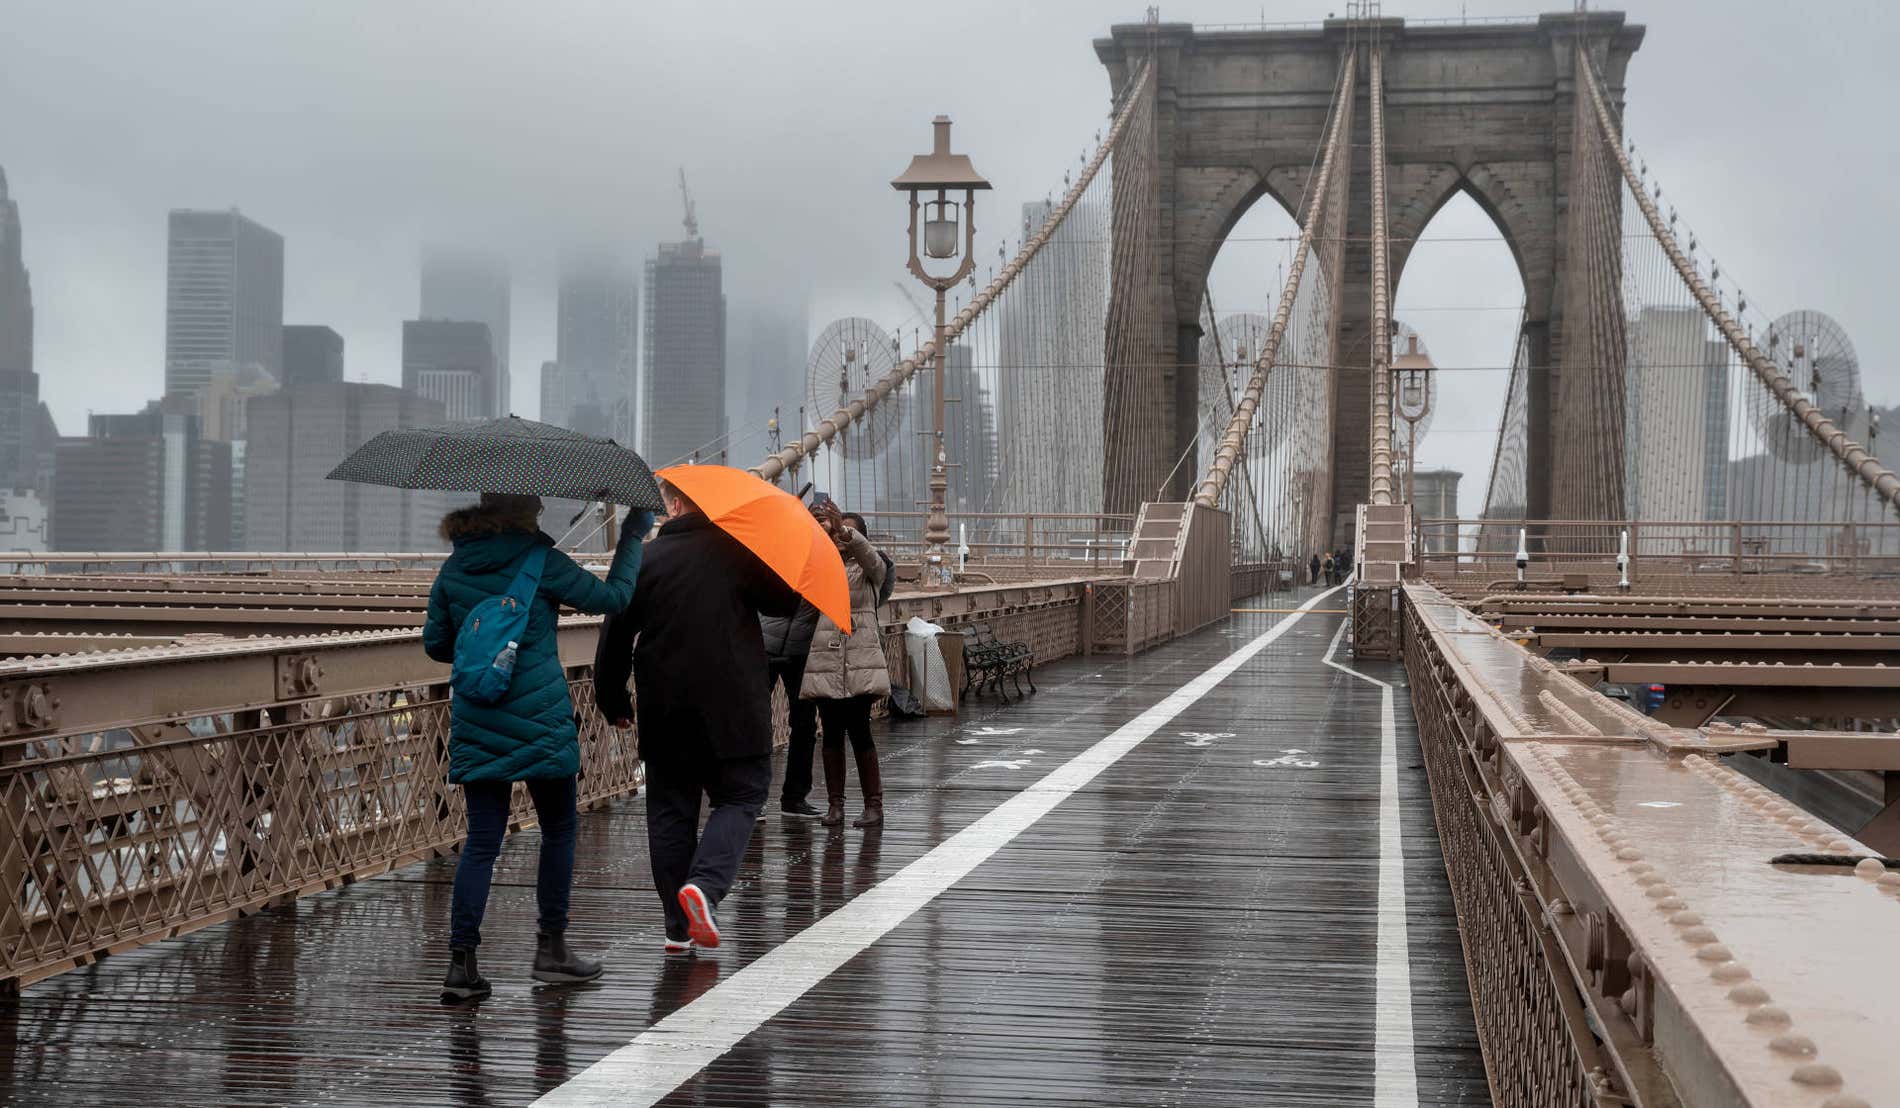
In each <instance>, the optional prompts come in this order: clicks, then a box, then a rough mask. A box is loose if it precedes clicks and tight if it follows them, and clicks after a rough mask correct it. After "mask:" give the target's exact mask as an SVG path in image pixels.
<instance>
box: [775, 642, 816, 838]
mask: <svg viewBox="0 0 1900 1108" xmlns="http://www.w3.org/2000/svg"><path fill="white" fill-rule="evenodd" d="M769 672H770V673H771V676H770V677H769V678H767V679H766V685H765V688H766V691H767V692H770V691H771V689H772V686H773V685H776V684H783V685H784V686H785V701H786V703H787V704H788V705H789V706H790V707H791V717H792V741H791V743H790V745H788V746H787V747H786V748H785V784H784V785H783V787H782V788H781V791H780V793H779V801H780V802H781V803H783V804H798V803H802V802H803V801H804V799H805V798H806V797H807V796H810V795H811V756H812V751H813V749H814V748H816V747H817V745H818V702H817V701H816V700H800V699H799V698H798V689H799V686H801V685H803V684H804V683H805V659H804V657H802V656H801V657H798V658H796V659H793V660H792V661H789V662H772V663H770V670H769Z"/></svg>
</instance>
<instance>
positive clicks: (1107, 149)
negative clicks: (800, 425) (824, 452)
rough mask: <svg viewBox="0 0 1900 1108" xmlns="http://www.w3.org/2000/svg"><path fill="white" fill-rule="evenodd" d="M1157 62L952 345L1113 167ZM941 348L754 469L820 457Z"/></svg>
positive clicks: (973, 304)
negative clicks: (1107, 168)
mask: <svg viewBox="0 0 1900 1108" xmlns="http://www.w3.org/2000/svg"><path fill="white" fill-rule="evenodd" d="M1154 64H1155V63H1154V60H1153V59H1152V58H1150V59H1149V60H1148V61H1147V62H1145V63H1144V64H1143V65H1142V67H1141V72H1140V73H1138V74H1137V75H1136V76H1135V79H1134V81H1133V82H1132V84H1131V85H1130V88H1129V93H1128V96H1127V98H1126V99H1125V100H1124V101H1123V102H1122V107H1121V111H1120V112H1119V113H1118V114H1117V115H1116V117H1115V122H1114V124H1113V125H1112V126H1111V127H1110V128H1109V130H1108V137H1107V138H1106V139H1105V140H1104V141H1103V142H1102V145H1101V147H1100V148H1099V149H1097V150H1096V151H1095V156H1094V157H1093V158H1091V159H1089V163H1088V164H1087V165H1086V166H1084V167H1083V168H1082V175H1081V176H1080V177H1078V178H1076V181H1075V184H1074V185H1073V186H1071V187H1070V189H1069V191H1068V192H1067V193H1065V194H1064V195H1063V197H1062V202H1061V203H1059V204H1057V205H1056V206H1055V208H1054V209H1053V210H1051V211H1050V213H1049V218H1047V219H1045V220H1043V223H1042V229H1041V230H1039V231H1037V232H1036V233H1035V234H1034V235H1033V236H1031V237H1030V239H1029V241H1028V242H1025V243H1023V246H1022V249H1021V250H1019V251H1017V252H1016V257H1015V258H1013V259H1011V261H1010V263H1009V264H1008V265H1006V266H1004V267H1003V269H1002V272H1000V273H998V274H997V275H996V276H995V278H993V279H992V280H991V281H990V283H989V284H988V285H987V286H986V287H985V288H984V289H983V291H981V292H979V293H977V294H976V296H975V298H974V299H972V300H971V301H970V303H969V304H968V305H966V306H965V307H964V308H963V310H962V311H959V312H958V313H957V314H956V316H955V317H954V318H952V319H951V320H950V322H949V325H948V326H947V327H945V328H944V332H943V341H944V343H945V344H946V345H950V344H954V343H955V342H956V340H957V339H958V338H959V337H961V336H962V334H963V332H964V331H965V330H966V329H968V327H969V326H970V324H971V323H972V322H973V321H974V320H975V319H976V317H977V316H979V315H982V314H983V312H984V311H986V310H987V309H988V308H989V306H990V305H991V304H993V303H995V302H996V298H997V297H998V296H1000V295H1002V293H1003V290H1004V289H1006V288H1008V287H1009V286H1010V284H1011V283H1012V282H1014V281H1015V280H1016V278H1017V277H1019V276H1021V275H1022V272H1023V270H1024V269H1025V268H1027V267H1028V265H1029V263H1030V261H1031V260H1033V259H1034V258H1035V256H1036V254H1037V253H1038V252H1040V251H1041V250H1042V248H1043V247H1044V246H1045V245H1047V244H1048V243H1049V240H1050V239H1052V238H1053V237H1054V236H1055V232H1056V228H1058V227H1059V226H1061V224H1062V221H1063V220H1064V219H1066V218H1068V215H1069V212H1070V211H1071V210H1072V209H1073V208H1074V207H1075V205H1076V204H1077V203H1078V202H1080V201H1081V199H1082V193H1083V192H1085V191H1086V190H1087V189H1088V187H1089V184H1090V183H1091V182H1093V181H1094V180H1095V175H1096V173H1097V172H1099V171H1100V170H1101V168H1102V166H1103V165H1104V164H1106V163H1107V161H1108V157H1109V155H1110V154H1111V153H1113V152H1114V150H1115V148H1116V147H1117V146H1118V145H1120V143H1121V138H1122V134H1123V133H1124V132H1125V131H1126V130H1127V128H1128V121H1129V120H1130V119H1132V118H1134V114H1135V108H1136V107H1137V106H1138V105H1139V104H1140V103H1141V98H1142V97H1143V96H1146V95H1148V93H1149V91H1150V85H1151V84H1152V83H1153V81H1154ZM936 350H937V340H936V339H935V338H932V339H931V340H930V341H929V342H926V343H924V344H923V345H922V346H920V347H918V348H917V349H916V350H915V351H914V352H913V353H912V354H911V356H910V357H908V358H905V359H904V360H903V361H901V362H899V363H898V364H897V365H896V367H895V368H893V369H892V370H891V371H890V372H889V373H886V374H885V375H884V376H883V377H880V378H878V379H877V380H876V381H874V382H872V383H871V384H870V385H868V386H866V387H865V390H864V395H863V396H861V397H859V398H858V399H856V400H853V401H852V402H851V403H849V404H846V405H844V406H843V407H840V408H839V409H838V410H837V411H835V412H833V413H831V415H829V416H827V417H825V418H824V419H821V420H819V421H818V426H817V427H815V428H814V429H812V430H810V431H807V432H805V434H804V435H803V436H801V437H800V438H799V440H798V441H797V442H795V443H792V444H791V445H789V446H786V447H785V448H783V449H781V450H779V451H778V452H777V453H775V454H771V455H769V456H767V457H766V459H765V460H764V461H762V462H760V463H759V464H758V465H756V466H753V467H752V472H753V473H756V474H758V475H759V476H760V477H762V478H764V479H765V480H767V481H775V480H777V479H778V477H779V475H780V474H782V473H784V472H786V471H787V470H790V469H792V468H793V467H795V466H797V465H798V463H799V462H800V461H802V460H803V459H805V458H808V457H810V456H812V455H813V454H815V453H817V451H818V448H819V447H820V446H823V445H824V444H826V443H828V442H830V441H831V440H832V439H834V438H836V437H837V436H838V432H840V431H842V430H844V429H845V428H846V427H849V426H851V425H852V424H853V423H855V422H857V421H858V420H860V419H862V418H864V414H865V413H866V412H868V411H870V410H872V409H873V408H875V407H877V406H878V404H879V403H880V402H881V401H883V400H884V398H885V397H887V396H889V395H890V394H891V393H892V392H894V391H896V390H897V389H898V388H899V387H900V386H902V385H903V384H904V382H906V381H908V380H910V379H911V377H913V376H914V375H915V374H916V373H917V369H918V367H920V366H924V365H928V364H930V362H931V359H932V358H934V357H935V356H936Z"/></svg>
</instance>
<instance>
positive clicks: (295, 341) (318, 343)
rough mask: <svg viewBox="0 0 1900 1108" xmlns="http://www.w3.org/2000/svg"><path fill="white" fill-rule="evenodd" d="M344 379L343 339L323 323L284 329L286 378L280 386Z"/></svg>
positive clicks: (292, 326) (296, 325) (298, 325)
mask: <svg viewBox="0 0 1900 1108" xmlns="http://www.w3.org/2000/svg"><path fill="white" fill-rule="evenodd" d="M341 380H343V336H342V335H339V334H337V333H336V332H335V331H333V330H331V329H330V328H328V327H325V326H323V325H322V324H320V323H299V324H291V325H288V326H286V327H285V328H284V375H283V377H282V379H281V381H280V383H281V384H282V385H283V386H284V387H285V388H289V387H290V386H291V385H318V384H323V383H325V382H334V381H341Z"/></svg>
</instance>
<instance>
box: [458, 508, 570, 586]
mask: <svg viewBox="0 0 1900 1108" xmlns="http://www.w3.org/2000/svg"><path fill="white" fill-rule="evenodd" d="M441 530H442V537H443V538H445V539H447V540H449V542H450V543H451V544H452V545H454V547H455V556H456V557H457V558H458V559H460V560H461V562H462V563H463V564H464V565H465V566H467V568H468V569H470V570H472V571H474V572H477V573H480V572H484V571H487V570H489V569H492V568H495V567H497V566H504V565H508V564H509V563H511V562H513V561H514V560H515V559H517V558H519V557H520V556H521V552H522V551H523V550H526V549H527V548H528V547H530V546H532V545H534V544H535V543H537V542H538V543H542V544H543V545H546V546H553V545H554V540H553V539H552V538H550V537H548V535H546V534H545V533H543V532H542V531H541V530H539V529H538V528H536V527H535V526H534V524H533V523H532V522H530V521H528V520H524V519H522V518H521V517H520V516H519V515H511V514H510V513H507V512H500V511H496V510H495V509H493V508H485V507H483V506H482V505H480V504H472V505H470V506H469V507H466V508H458V509H456V510H455V511H453V512H450V513H449V514H448V515H446V516H443V517H442V528H441Z"/></svg>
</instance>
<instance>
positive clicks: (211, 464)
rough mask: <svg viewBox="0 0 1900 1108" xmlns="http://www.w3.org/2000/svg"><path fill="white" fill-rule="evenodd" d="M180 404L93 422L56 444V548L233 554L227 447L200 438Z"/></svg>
mask: <svg viewBox="0 0 1900 1108" xmlns="http://www.w3.org/2000/svg"><path fill="white" fill-rule="evenodd" d="M184 403H185V402H181V401H178V400H173V401H170V402H164V403H161V402H158V401H154V402H152V403H151V404H148V405H147V406H146V408H145V410H144V411H141V412H133V413H129V414H124V415H118V414H113V415H94V416H93V417H92V419H91V426H90V427H89V428H88V431H89V432H90V434H89V436H88V437H86V438H83V439H66V440H64V441H62V442H61V443H60V444H59V446H58V449H57V454H56V458H57V460H56V462H55V464H54V475H53V482H52V488H53V503H52V544H51V545H52V547H53V549H55V550H164V551H174V550H229V549H231V547H232V545H233V539H234V538H235V536H234V535H233V534H232V531H231V508H232V504H231V444H230V443H228V442H212V441H210V440H207V439H205V438H203V437H202V436H200V434H199V429H198V417H197V416H196V415H194V414H192V413H190V412H186V411H181V410H178V409H179V408H180V407H182V406H184Z"/></svg>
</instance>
